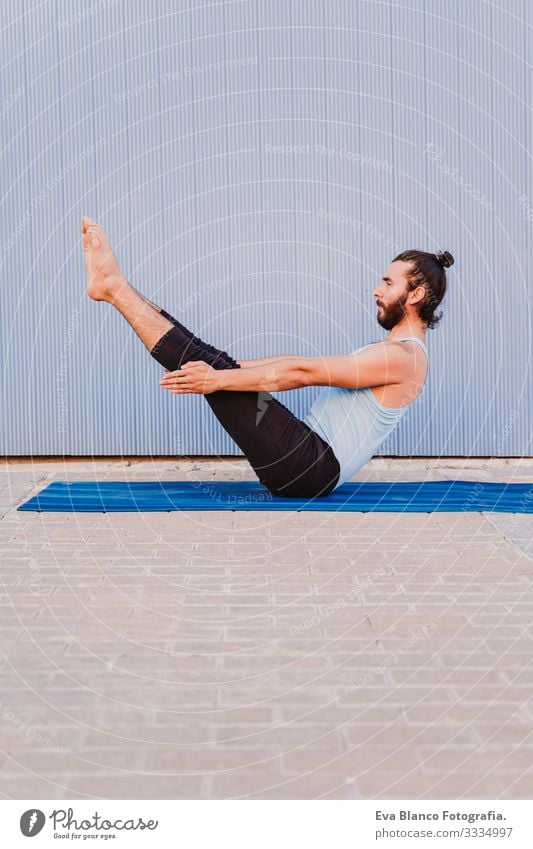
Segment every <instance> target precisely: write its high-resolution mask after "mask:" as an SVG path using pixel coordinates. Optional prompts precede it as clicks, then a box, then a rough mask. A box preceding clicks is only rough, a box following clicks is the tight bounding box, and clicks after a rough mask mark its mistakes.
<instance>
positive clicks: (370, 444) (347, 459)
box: [304, 336, 428, 489]
mask: <svg viewBox="0 0 533 849" xmlns="http://www.w3.org/2000/svg"><path fill="white" fill-rule="evenodd" d="M408 340H412V341H413V342H417V343H418V344H419V345H420V346H421V347H422V349H423V351H424V353H425V355H426V357H427V356H428V352H427V348H426V346H425V345H424V343H423V342H422V340H421V339H417V337H416V336H404V337H403V338H401V339H397V340H396V341H397V342H405V341H408ZM370 344H371V345H373V344H378V343H374V342H372V343H370ZM369 347H370V345H363V346H362V348H358V349H357V351H352V353H351V354H350V356H353V354H358V353H359V351H362V350H364V348H369ZM422 391H423V389H422ZM417 397H419V396H417ZM415 400H416V399H415ZM411 403H414V402H411ZM410 406H411V404H407V405H406V406H404V407H384V406H382V404H380V403H379V401H378V400H377V398H376V396H375V395H374V393H373V392H372V389H371V388H370V387H368V388H366V389H344V388H343V387H339V386H326V387H325V388H324V389H323V390H322V391H321V392H320V393H319V395H318V396H317V398H316V400H315V401H314V403H313V404H312V406H311V409H310V410H309V412H308V414H307V416H306V417H305V419H304V422H305V423H306V424H307V425H309V427H310V428H312V429H313V430H314V431H316V432H317V433H318V435H319V436H321V437H322V439H325V440H326V442H327V443H329V445H331V447H332V449H333V452H334V454H335V456H336V457H337V460H338V461H339V465H340V467H341V472H340V476H339V480H338V482H337V484H336V486H335V489H337V487H339V486H341V484H343V483H344V482H345V481H347V480H349V479H350V478H351V477H353V475H355V474H357V472H358V471H359V469H361V468H362V467H363V466H364V465H365V463H367V462H368V461H369V460H370V458H371V457H372V456H373V455H374V454H375V453H376V451H377V449H378V448H379V446H380V445H381V444H382V443H383V442H384V440H385V439H386V438H387V436H388V435H389V434H390V433H391V431H392V430H393V429H394V428H395V427H396V425H397V424H398V423H399V422H400V421H401V419H402V418H403V416H404V415H405V413H406V411H407V409H408V407H410Z"/></svg>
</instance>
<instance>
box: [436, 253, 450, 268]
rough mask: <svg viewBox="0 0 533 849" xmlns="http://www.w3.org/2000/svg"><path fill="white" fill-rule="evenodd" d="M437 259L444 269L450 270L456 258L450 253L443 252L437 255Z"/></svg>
mask: <svg viewBox="0 0 533 849" xmlns="http://www.w3.org/2000/svg"><path fill="white" fill-rule="evenodd" d="M435 259H436V260H437V262H438V263H440V265H442V267H443V268H449V267H450V265H453V263H454V258H453V256H452V255H451V253H450V252H449V251H443V252H442V253H441V254H435Z"/></svg>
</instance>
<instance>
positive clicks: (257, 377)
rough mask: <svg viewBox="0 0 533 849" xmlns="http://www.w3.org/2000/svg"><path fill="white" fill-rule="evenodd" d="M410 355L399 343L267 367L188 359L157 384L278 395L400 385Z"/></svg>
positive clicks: (287, 360)
mask: <svg viewBox="0 0 533 849" xmlns="http://www.w3.org/2000/svg"><path fill="white" fill-rule="evenodd" d="M413 362H414V360H413V356H412V354H410V353H409V352H408V351H406V350H405V349H404V347H403V346H402V345H401V344H400V343H390V342H389V343H387V344H381V345H380V344H379V343H378V344H376V345H372V348H371V349H369V348H367V349H365V350H363V351H361V352H358V353H357V354H349V355H348V356H336V357H282V358H280V359H275V360H274V361H273V362H270V363H269V364H267V365H259V366H250V367H249V368H238V369H235V368H228V369H214V368H213V367H212V366H210V365H208V364H207V363H204V362H202V361H193V362H188V363H185V365H184V366H183V367H182V368H181V369H178V370H177V371H173V372H168V373H167V374H166V375H165V376H164V378H163V379H162V380H161V381H160V383H161V385H162V386H163V387H164V388H165V389H168V390H170V391H171V392H175V393H188V392H197V393H201V394H204V395H207V394H209V393H210V392H217V391H218V390H229V391H232V390H233V391H249V392H282V391H283V390H286V389H298V388H300V387H302V386H339V387H341V388H346V389H363V388H365V387H368V386H382V385H387V384H392V383H401V382H402V381H404V380H405V379H406V378H408V377H409V374H410V372H412V369H413Z"/></svg>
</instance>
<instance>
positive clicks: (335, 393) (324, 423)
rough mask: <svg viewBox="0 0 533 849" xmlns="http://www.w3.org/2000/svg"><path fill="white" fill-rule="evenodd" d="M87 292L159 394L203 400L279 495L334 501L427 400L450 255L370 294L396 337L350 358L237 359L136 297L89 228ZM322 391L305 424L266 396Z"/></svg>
mask: <svg viewBox="0 0 533 849" xmlns="http://www.w3.org/2000/svg"><path fill="white" fill-rule="evenodd" d="M81 232H82V241H83V250H84V255H85V263H86V268H87V277H88V288H87V292H88V294H89V296H90V297H91V298H93V299H94V300H96V301H107V302H108V303H109V304H112V305H113V306H114V307H115V308H116V309H117V310H118V311H119V312H120V313H121V314H122V315H123V316H124V318H125V319H126V320H127V321H128V322H129V324H130V325H131V327H132V328H133V330H134V331H135V332H136V333H137V335H138V336H139V338H140V339H141V340H142V342H143V343H144V345H145V346H146V348H147V349H148V351H149V352H150V354H151V355H152V357H154V359H156V360H157V362H158V363H160V364H161V365H162V366H163V367H164V368H165V370H166V374H165V375H164V376H163V378H162V379H161V381H160V383H161V386H162V387H163V388H165V389H167V390H169V391H170V392H173V393H176V394H184V393H198V394H201V395H205V396H206V400H207V403H208V404H209V406H210V407H211V409H212V410H213V412H214V414H215V416H216V417H217V419H218V420H219V422H220V423H221V424H222V426H223V427H224V428H225V430H226V431H227V432H228V433H229V435H230V436H231V438H232V439H233V440H234V441H235V442H236V443H237V445H238V446H239V448H240V449H241V451H243V453H244V454H245V456H246V458H247V459H248V461H249V463H250V465H251V466H252V468H253V469H254V471H255V473H256V475H257V477H258V478H259V480H260V481H261V483H263V484H264V485H265V486H266V487H267V488H268V489H269V490H270V491H271V492H272V493H273V494H274V495H279V496H283V497H286V498H314V497H317V496H321V495H328V494H329V493H330V492H332V491H333V490H334V489H336V488H337V487H338V486H340V485H341V484H342V483H344V481H346V480H348V479H349V478H351V477H352V476H353V475H354V474H356V472H357V471H359V469H360V468H361V467H362V466H364V464H365V463H366V462H367V461H368V460H369V459H370V458H371V457H372V455H373V454H374V453H375V451H376V450H377V448H378V447H379V446H380V445H381V444H382V443H383V441H384V440H385V438H386V437H387V436H388V434H389V433H391V431H392V430H393V428H394V426H395V425H396V423H397V422H398V421H399V420H400V419H401V417H402V416H403V415H404V413H405V411H406V409H407V407H409V406H410V404H412V403H413V401H414V400H415V399H416V398H417V397H418V395H419V394H420V392H421V391H422V389H423V387H424V383H425V378H426V372H427V351H426V346H425V344H424V339H425V334H426V330H427V329H428V328H431V327H434V326H435V325H436V324H437V322H438V321H439V320H440V315H435V310H436V309H437V307H438V305H439V304H440V302H441V301H442V299H443V297H444V293H445V291H446V273H445V268H448V267H449V266H450V265H452V264H453V257H452V255H451V254H450V253H448V252H447V251H445V252H444V253H441V254H432V253H427V252H425V251H404V252H403V253H401V254H399V255H398V256H396V257H395V258H394V259H393V260H392V262H391V264H390V266H389V268H388V269H387V270H386V272H385V273H384V275H383V278H382V279H381V282H380V284H379V286H378V287H377V289H376V290H375V292H374V297H375V299H376V305H377V310H378V311H377V320H378V322H379V324H380V325H381V327H383V328H384V329H385V330H388V331H389V333H388V335H387V336H386V337H385V339H384V340H383V341H380V342H374V343H371V344H370V345H364V346H363V347H362V348H359V349H357V350H356V351H353V352H352V353H350V354H348V355H344V356H332V357H298V356H277V357H267V358H262V359H255V360H234V359H233V358H232V357H231V356H230V355H229V354H227V353H226V352H225V351H221V350H219V349H217V348H215V347H213V346H212V345H208V344H207V343H206V342H203V341H202V340H201V339H199V338H198V336H195V335H194V333H192V332H191V331H190V330H188V329H187V328H186V327H184V326H183V325H182V324H180V322H179V321H178V320H177V319H175V318H173V317H172V316H171V315H169V313H167V312H165V310H164V309H161V307H158V306H156V305H155V304H153V303H152V302H151V301H149V300H148V298H145V297H144V296H143V295H141V294H140V293H139V292H138V291H137V290H136V289H135V288H134V287H133V286H132V285H131V284H130V283H129V282H128V280H126V278H125V277H124V275H123V274H122V272H121V270H120V268H119V265H118V263H117V261H116V259H115V256H114V254H113V251H112V249H111V246H110V244H109V241H108V239H107V236H106V234H105V232H104V230H103V228H102V227H101V226H100V225H99V224H97V223H96V222H95V221H93V220H92V219H90V218H83V220H82V226H81ZM301 386H324V387H326V388H325V389H323V390H322V392H321V393H320V394H319V395H318V397H317V399H316V400H315V402H314V404H313V405H312V407H311V409H310V410H309V413H308V414H307V416H306V418H305V419H304V420H303V421H302V420H300V419H299V418H298V417H297V416H295V415H294V414H293V413H291V411H290V410H288V409H287V407H285V406H284V405H283V404H281V403H280V402H279V401H278V400H277V399H276V398H274V397H273V396H272V395H271V394H270V393H271V392H280V391H283V390H286V389H296V388H298V387H301Z"/></svg>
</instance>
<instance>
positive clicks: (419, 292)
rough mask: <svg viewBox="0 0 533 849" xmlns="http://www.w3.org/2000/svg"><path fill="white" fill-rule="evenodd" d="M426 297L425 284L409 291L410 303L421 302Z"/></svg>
mask: <svg viewBox="0 0 533 849" xmlns="http://www.w3.org/2000/svg"><path fill="white" fill-rule="evenodd" d="M425 297H426V287H425V286H417V287H416V289H412V290H411V292H409V303H410V304H419V303H420V302H421V301H423V300H424V298H425Z"/></svg>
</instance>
